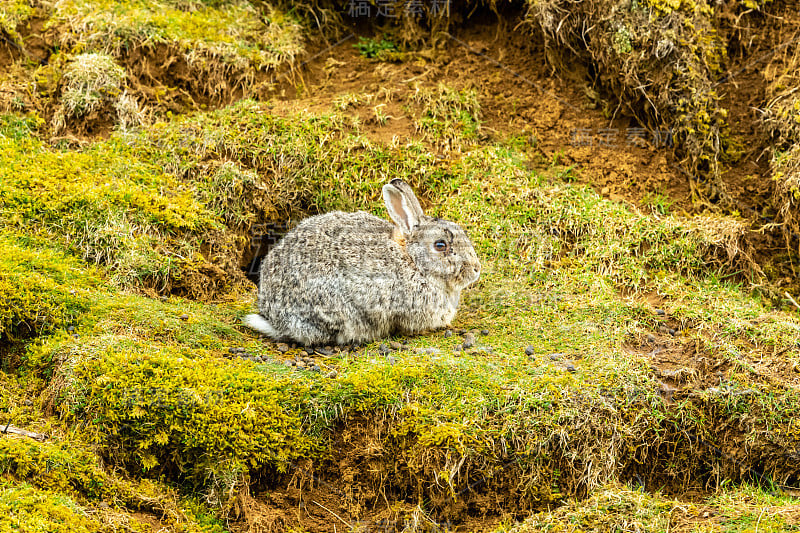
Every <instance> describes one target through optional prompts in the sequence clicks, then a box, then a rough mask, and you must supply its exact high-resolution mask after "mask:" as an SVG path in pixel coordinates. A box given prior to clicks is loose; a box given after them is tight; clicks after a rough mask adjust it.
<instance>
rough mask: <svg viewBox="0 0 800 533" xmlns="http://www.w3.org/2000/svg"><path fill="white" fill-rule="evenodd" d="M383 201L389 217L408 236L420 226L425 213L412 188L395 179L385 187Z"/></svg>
mask: <svg viewBox="0 0 800 533" xmlns="http://www.w3.org/2000/svg"><path fill="white" fill-rule="evenodd" d="M383 201H384V203H385V204H386V209H387V210H388V211H389V217H390V218H391V219H392V220H393V221H394V223H395V224H397V225H398V226H399V227H400V230H401V231H402V232H403V234H405V235H408V234H409V233H411V231H412V230H413V229H414V228H416V227H417V226H419V223H420V221H422V217H423V216H424V213H423V212H422V208H421V207H420V205H419V201H418V200H417V197H416V196H414V191H412V190H411V187H410V186H409V185H408V184H407V183H406V182H404V181H403V180H401V179H398V178H395V179H393V180H392V181H390V182H389V183H387V184H386V185H384V186H383Z"/></svg>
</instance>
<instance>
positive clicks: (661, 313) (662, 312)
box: [656, 309, 667, 316]
mask: <svg viewBox="0 0 800 533" xmlns="http://www.w3.org/2000/svg"><path fill="white" fill-rule="evenodd" d="M656 314H657V315H659V316H664V315H666V314H667V312H666V311H664V310H663V309H656Z"/></svg>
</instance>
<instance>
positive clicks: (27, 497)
mask: <svg viewBox="0 0 800 533" xmlns="http://www.w3.org/2000/svg"><path fill="white" fill-rule="evenodd" d="M0 513H2V514H3V516H4V517H5V518H4V521H3V523H4V526H3V529H2V530H3V531H20V532H24V533H72V532H76V533H90V532H96V531H100V530H101V529H102V526H101V524H100V523H99V522H98V521H96V520H94V519H93V518H92V517H91V516H90V514H89V512H87V511H86V510H85V509H83V508H82V507H80V506H79V505H78V504H76V503H75V502H74V501H73V500H71V499H70V498H68V497H66V496H64V495H62V494H58V493H52V492H47V491H41V490H37V489H35V488H33V487H31V486H30V485H26V484H21V485H14V484H9V483H7V482H3V483H0ZM6 527H7V528H8V529H5V528H6Z"/></svg>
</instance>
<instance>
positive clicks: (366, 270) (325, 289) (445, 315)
mask: <svg viewBox="0 0 800 533" xmlns="http://www.w3.org/2000/svg"><path fill="white" fill-rule="evenodd" d="M383 200H384V202H385V204H386V209H388V211H389V216H390V217H391V219H392V221H394V224H391V223H389V222H387V221H386V220H383V219H380V218H378V217H375V216H373V215H370V214H369V213H365V212H364V211H359V212H356V213H343V212H341V211H334V212H331V213H326V214H323V215H317V216H313V217H310V218H307V219H305V220H303V221H302V222H301V223H300V224H298V225H297V227H295V228H294V229H293V230H292V231H290V232H289V233H287V234H286V236H285V237H284V238H283V239H282V240H281V241H280V242H278V244H276V245H275V247H274V248H273V249H272V250H270V252H269V253H268V254H267V256H266V257H265V258H264V261H263V264H262V265H261V274H260V283H259V290H258V312H259V313H258V314H251V315H247V316H246V317H245V319H244V322H245V324H246V325H248V326H249V327H251V328H253V329H255V330H256V331H259V332H261V333H264V334H265V335H267V336H269V337H271V338H272V339H274V340H276V341H294V342H297V343H299V344H302V345H305V346H319V345H324V344H340V345H341V344H360V343H364V342H370V341H372V340H374V339H377V338H381V337H385V336H387V335H389V334H392V333H401V334H412V333H418V332H420V331H424V330H429V329H435V328H441V327H444V326H447V325H448V324H450V322H451V321H452V320H453V317H455V314H456V308H457V307H458V302H459V299H460V297H461V290H462V289H463V288H465V287H467V286H468V285H470V284H471V283H474V282H475V281H477V280H478V276H479V275H480V263H479V262H478V256H477V254H476V253H475V249H474V248H473V246H472V243H471V242H470V240H469V238H468V237H467V235H466V233H465V232H464V230H463V229H461V227H460V226H459V225H458V224H455V223H453V222H449V221H447V220H442V219H438V218H432V217H429V216H426V215H425V214H424V213H423V212H422V208H421V207H420V205H419V201H418V200H417V197H416V196H415V195H414V191H413V190H412V189H411V187H410V186H409V185H408V184H407V183H405V182H404V181H403V180H400V179H394V180H392V181H391V182H390V183H387V184H386V185H384V186H383Z"/></svg>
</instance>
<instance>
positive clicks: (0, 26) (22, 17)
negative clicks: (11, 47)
mask: <svg viewBox="0 0 800 533" xmlns="http://www.w3.org/2000/svg"><path fill="white" fill-rule="evenodd" d="M34 12H35V10H34V8H33V7H32V6H31V4H30V2H28V1H27V0H0V31H4V32H6V33H7V34H8V35H9V36H11V38H12V39H14V40H15V41H17V40H19V39H20V35H19V31H18V29H19V27H20V25H21V24H24V23H25V22H27V21H28V20H29V19H30V18H31V17H32V16H33V14H34Z"/></svg>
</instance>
